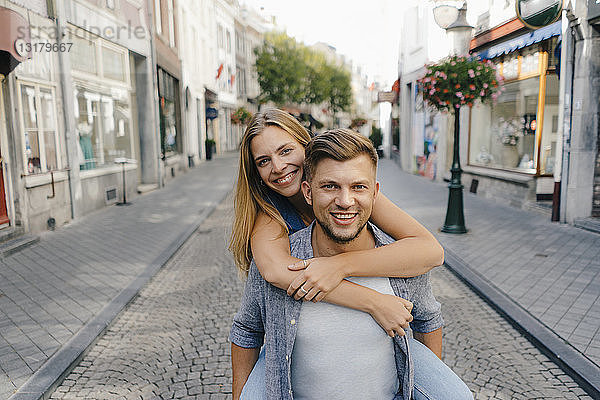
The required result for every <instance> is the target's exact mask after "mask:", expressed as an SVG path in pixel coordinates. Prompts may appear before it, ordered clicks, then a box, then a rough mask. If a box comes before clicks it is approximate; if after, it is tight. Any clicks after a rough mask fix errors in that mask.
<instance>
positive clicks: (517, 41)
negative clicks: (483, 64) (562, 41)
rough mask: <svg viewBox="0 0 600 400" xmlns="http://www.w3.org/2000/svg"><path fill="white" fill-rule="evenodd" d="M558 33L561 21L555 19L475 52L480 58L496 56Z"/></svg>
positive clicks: (559, 32)
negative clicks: (553, 21)
mask: <svg viewBox="0 0 600 400" xmlns="http://www.w3.org/2000/svg"><path fill="white" fill-rule="evenodd" d="M560 34H561V21H556V22H555V23H553V24H551V25H548V26H545V27H543V28H540V29H536V30H535V31H531V32H528V33H525V34H523V35H521V36H517V37H516V38H513V39H510V40H507V41H505V42H502V43H498V44H495V45H493V46H491V47H488V48H487V49H483V50H480V51H478V52H477V55H478V56H479V57H480V58H486V59H490V58H494V57H498V56H501V55H503V54H508V53H512V52H513V51H515V50H519V49H522V48H523V47H527V46H531V45H532V44H535V43H538V42H541V41H542V40H546V39H549V38H551V37H553V36H560Z"/></svg>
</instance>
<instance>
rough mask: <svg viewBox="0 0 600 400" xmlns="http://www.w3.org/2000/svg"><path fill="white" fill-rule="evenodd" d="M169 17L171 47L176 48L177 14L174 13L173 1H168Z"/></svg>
mask: <svg viewBox="0 0 600 400" xmlns="http://www.w3.org/2000/svg"><path fill="white" fill-rule="evenodd" d="M167 8H168V17H169V46H171V47H175V14H174V11H173V0H167Z"/></svg>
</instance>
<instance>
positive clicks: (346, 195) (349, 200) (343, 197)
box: [335, 189, 354, 208]
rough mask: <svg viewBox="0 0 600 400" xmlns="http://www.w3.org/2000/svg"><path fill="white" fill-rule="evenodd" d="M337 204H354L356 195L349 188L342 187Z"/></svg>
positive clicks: (348, 205) (340, 205)
mask: <svg viewBox="0 0 600 400" xmlns="http://www.w3.org/2000/svg"><path fill="white" fill-rule="evenodd" d="M335 204H336V205H337V206H338V207H341V208H349V207H352V206H353V205H354V196H353V195H352V193H351V191H350V190H349V189H341V190H340V191H339V193H338V195H337V197H336V201H335Z"/></svg>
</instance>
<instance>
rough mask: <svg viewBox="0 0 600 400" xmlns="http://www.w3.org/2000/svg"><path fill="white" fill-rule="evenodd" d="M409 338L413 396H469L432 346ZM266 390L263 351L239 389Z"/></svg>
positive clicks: (254, 397)
mask: <svg viewBox="0 0 600 400" xmlns="http://www.w3.org/2000/svg"><path fill="white" fill-rule="evenodd" d="M409 340H410V350H411V354H412V359H413V365H414V377H415V388H414V391H413V398H414V400H467V399H468V400H472V399H473V394H472V393H471V391H470V390H469V388H468V387H467V385H466V384H465V383H464V382H463V381H462V380H461V379H460V378H459V377H458V376H457V375H456V374H455V373H454V372H452V370H451V369H450V368H449V367H448V366H447V365H446V364H444V363H443V362H442V360H440V359H439V358H438V357H437V356H436V355H435V354H433V352H432V351H431V350H429V349H428V348H427V347H426V346H425V345H423V344H422V343H421V342H419V341H418V340H415V339H409ZM265 397H266V392H265V353H264V349H263V350H261V352H260V355H259V356H258V361H257V362H256V364H255V365H254V369H252V372H251V373H250V376H249V377H248V381H247V382H246V384H245V385H244V388H243V389H242V395H241V396H240V399H241V400H263V399H265Z"/></svg>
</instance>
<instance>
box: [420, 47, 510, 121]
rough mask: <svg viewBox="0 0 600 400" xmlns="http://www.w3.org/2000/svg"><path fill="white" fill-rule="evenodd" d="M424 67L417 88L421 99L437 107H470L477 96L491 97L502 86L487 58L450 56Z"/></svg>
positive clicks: (492, 97) (498, 91) (490, 98)
mask: <svg viewBox="0 0 600 400" xmlns="http://www.w3.org/2000/svg"><path fill="white" fill-rule="evenodd" d="M425 68H426V70H425V76H423V77H422V78H421V79H419V80H418V83H419V86H420V90H421V91H422V92H423V99H424V100H425V101H426V102H427V103H428V104H429V105H430V106H431V107H432V108H434V109H436V110H438V111H443V112H446V111H451V110H454V109H457V108H460V107H461V106H464V105H467V106H469V107H471V106H473V104H474V103H475V102H476V101H477V100H479V101H481V102H482V103H485V102H488V101H490V100H492V101H494V100H496V98H497V97H498V96H499V94H500V92H501V91H502V90H504V88H503V87H502V78H501V77H499V76H497V74H496V69H495V67H494V64H493V63H492V62H491V61H490V60H479V59H477V58H474V57H462V56H461V57H459V56H451V57H448V58H446V59H443V60H442V61H440V62H439V63H437V64H428V65H425Z"/></svg>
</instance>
